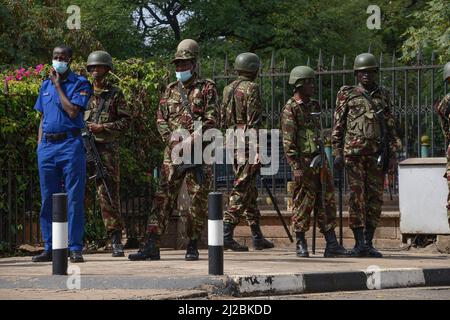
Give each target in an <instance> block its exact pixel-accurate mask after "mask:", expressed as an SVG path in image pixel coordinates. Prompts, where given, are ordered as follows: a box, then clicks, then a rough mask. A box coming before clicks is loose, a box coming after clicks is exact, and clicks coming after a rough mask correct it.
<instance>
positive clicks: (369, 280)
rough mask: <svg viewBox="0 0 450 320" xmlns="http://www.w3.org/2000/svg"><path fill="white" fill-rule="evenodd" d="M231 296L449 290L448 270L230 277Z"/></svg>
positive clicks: (392, 270)
mask: <svg viewBox="0 0 450 320" xmlns="http://www.w3.org/2000/svg"><path fill="white" fill-rule="evenodd" d="M230 279H231V282H232V285H233V290H231V294H232V295H233V296H257V295H277V294H301V293H321V292H333V291H360V290H379V289H393V288H407V287H424V286H426V287H436V286H450V268H427V269H420V268H399V269H380V268H378V267H375V266H373V267H372V268H370V267H369V268H368V269H367V270H361V271H350V272H314V273H299V274H283V275H253V276H248V275H242V276H239V275H236V276H230Z"/></svg>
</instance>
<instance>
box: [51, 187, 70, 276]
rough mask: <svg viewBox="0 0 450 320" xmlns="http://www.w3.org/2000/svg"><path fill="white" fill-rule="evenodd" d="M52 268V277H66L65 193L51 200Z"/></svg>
mask: <svg viewBox="0 0 450 320" xmlns="http://www.w3.org/2000/svg"><path fill="white" fill-rule="evenodd" d="M52 201H53V202H52V204H53V212H52V218H53V222H52V266H53V275H67V258H68V256H69V249H68V226H67V193H54V194H53V198H52Z"/></svg>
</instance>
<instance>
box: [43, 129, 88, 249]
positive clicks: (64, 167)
mask: <svg viewBox="0 0 450 320" xmlns="http://www.w3.org/2000/svg"><path fill="white" fill-rule="evenodd" d="M37 155H38V168H39V178H40V186H41V197H42V206H41V214H40V222H41V230H42V236H43V239H44V242H45V250H51V249H52V195H53V194H54V193H60V192H63V184H64V188H65V192H67V204H68V211H67V222H68V228H69V249H70V250H71V251H75V250H82V248H83V232H84V192H85V184H86V155H85V151H84V146H83V141H82V139H81V137H80V136H78V137H70V138H67V139H65V140H62V141H57V142H49V141H46V140H45V135H44V137H43V138H42V142H41V143H40V144H39V145H38V148H37Z"/></svg>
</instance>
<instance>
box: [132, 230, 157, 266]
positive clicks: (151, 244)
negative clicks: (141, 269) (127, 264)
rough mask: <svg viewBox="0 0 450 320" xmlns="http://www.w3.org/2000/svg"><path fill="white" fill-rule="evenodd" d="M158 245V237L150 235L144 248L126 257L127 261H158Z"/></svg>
mask: <svg viewBox="0 0 450 320" xmlns="http://www.w3.org/2000/svg"><path fill="white" fill-rule="evenodd" d="M159 245H160V237H159V235H157V234H154V233H151V234H150V235H149V237H148V240H147V242H146V243H145V244H144V247H143V248H142V249H140V250H139V251H138V252H137V253H133V254H130V255H128V260H131V261H138V260H159V259H161V258H160V255H159Z"/></svg>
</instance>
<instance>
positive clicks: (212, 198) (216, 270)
mask: <svg viewBox="0 0 450 320" xmlns="http://www.w3.org/2000/svg"><path fill="white" fill-rule="evenodd" d="M208 260H209V268H208V272H209V274H210V275H223V207H222V193H221V192H210V193H209V194H208Z"/></svg>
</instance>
